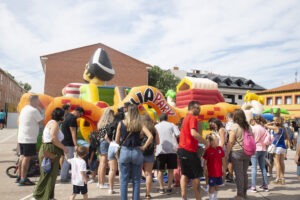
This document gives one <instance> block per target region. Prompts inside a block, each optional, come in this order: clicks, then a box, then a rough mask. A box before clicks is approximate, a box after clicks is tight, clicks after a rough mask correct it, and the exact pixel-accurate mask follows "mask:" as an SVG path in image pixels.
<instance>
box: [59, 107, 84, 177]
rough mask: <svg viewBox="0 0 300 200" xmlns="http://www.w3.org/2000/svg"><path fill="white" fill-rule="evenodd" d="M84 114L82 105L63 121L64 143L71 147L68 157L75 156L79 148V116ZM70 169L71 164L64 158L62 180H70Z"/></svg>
mask: <svg viewBox="0 0 300 200" xmlns="http://www.w3.org/2000/svg"><path fill="white" fill-rule="evenodd" d="M83 114H84V110H83V108H81V107H77V108H75V110H73V111H72V112H70V113H68V114H66V116H65V120H64V121H63V123H62V126H61V130H62V132H63V134H64V139H63V141H62V144H63V145H65V146H66V147H67V148H68V149H69V153H68V158H69V159H71V158H73V157H74V151H75V150H76V149H77V148H78V145H77V118H79V117H81V116H82V115H83ZM69 169H70V164H69V163H68V162H67V161H66V160H64V163H63V166H62V170H61V174H60V178H61V182H68V181H69V175H68V174H69Z"/></svg>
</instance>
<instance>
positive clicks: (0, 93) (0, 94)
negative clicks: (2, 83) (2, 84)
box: [0, 91, 2, 101]
mask: <svg viewBox="0 0 300 200" xmlns="http://www.w3.org/2000/svg"><path fill="white" fill-rule="evenodd" d="M1 96H2V92H1V91H0V101H1Z"/></svg>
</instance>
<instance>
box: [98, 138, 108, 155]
mask: <svg viewBox="0 0 300 200" xmlns="http://www.w3.org/2000/svg"><path fill="white" fill-rule="evenodd" d="M108 146H109V143H108V142H107V141H106V140H100V141H99V148H98V153H99V154H100V155H104V154H107V152H108Z"/></svg>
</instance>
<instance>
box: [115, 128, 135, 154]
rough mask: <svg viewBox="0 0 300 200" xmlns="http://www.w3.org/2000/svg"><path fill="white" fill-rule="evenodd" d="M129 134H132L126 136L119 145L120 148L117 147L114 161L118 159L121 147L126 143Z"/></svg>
mask: <svg viewBox="0 0 300 200" xmlns="http://www.w3.org/2000/svg"><path fill="white" fill-rule="evenodd" d="M131 134H132V132H130V133H129V134H128V135H127V137H126V138H125V140H123V141H122V143H121V144H120V146H119V147H118V150H117V151H116V153H115V157H116V159H119V157H120V151H121V147H122V145H123V144H124V143H125V142H126V140H127V139H128V138H129V137H130V136H131Z"/></svg>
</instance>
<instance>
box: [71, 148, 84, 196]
mask: <svg viewBox="0 0 300 200" xmlns="http://www.w3.org/2000/svg"><path fill="white" fill-rule="evenodd" d="M76 155H77V156H75V157H74V158H71V159H68V157H66V160H67V161H68V163H70V164H71V166H72V184H73V194H72V195H71V196H70V200H74V199H75V197H76V195H77V194H80V193H81V194H82V195H83V199H84V200H87V199H88V193H87V192H88V190H87V182H88V177H87V175H86V171H87V170H86V162H85V160H84V159H83V158H84V157H85V156H86V155H87V149H86V148H85V147H84V146H80V147H78V149H77V151H76Z"/></svg>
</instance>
